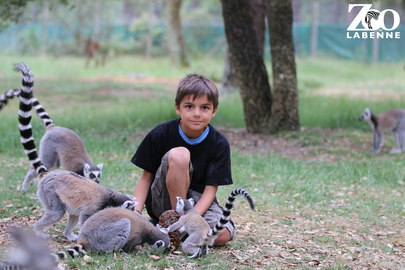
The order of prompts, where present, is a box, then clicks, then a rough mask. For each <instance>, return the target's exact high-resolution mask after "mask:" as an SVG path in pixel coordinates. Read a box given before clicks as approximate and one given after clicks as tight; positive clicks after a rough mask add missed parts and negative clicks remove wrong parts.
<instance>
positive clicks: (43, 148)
mask: <svg viewBox="0 0 405 270" xmlns="http://www.w3.org/2000/svg"><path fill="white" fill-rule="evenodd" d="M32 79H33V78H32ZM20 93H21V91H20V90H17V89H11V90H8V91H7V92H6V93H4V94H2V95H1V96H0V111H1V109H2V108H3V107H4V106H5V105H6V104H7V103H8V102H9V100H11V99H12V98H14V97H18V96H19V95H20ZM31 102H32V106H33V107H34V109H35V111H36V112H37V114H38V116H39V118H40V119H41V121H42V124H43V125H44V127H45V129H46V132H45V134H44V136H43V137H42V139H41V142H40V147H39V156H40V159H41V161H42V162H43V164H44V166H45V167H46V168H47V169H48V170H54V169H58V168H60V167H62V168H64V169H66V170H68V171H71V172H75V173H77V174H79V175H81V176H84V177H86V178H88V179H90V180H93V181H95V182H97V183H99V182H100V178H101V174H102V168H103V163H100V164H98V165H94V164H93V162H92V160H91V158H90V156H89V154H88V153H87V149H86V146H85V145H84V143H83V141H82V140H81V139H80V137H79V136H78V135H77V134H76V133H75V132H74V131H72V130H70V129H68V128H64V127H59V126H56V125H55V124H54V122H53V121H52V119H51V118H50V116H49V114H48V113H47V112H46V111H45V108H44V107H43V106H42V105H41V104H40V103H39V101H38V99H37V98H35V97H32V98H31ZM35 177H37V173H36V171H35V169H34V168H33V167H30V169H29V170H28V172H27V175H26V176H25V177H24V181H23V184H22V187H21V192H22V193H25V192H26V191H27V189H28V187H29V185H30V184H31V183H32V182H33V180H34V179H35Z"/></svg>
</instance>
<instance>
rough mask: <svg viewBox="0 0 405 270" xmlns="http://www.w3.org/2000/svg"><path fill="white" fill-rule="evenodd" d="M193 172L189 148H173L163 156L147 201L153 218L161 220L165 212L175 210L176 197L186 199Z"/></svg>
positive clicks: (148, 209) (147, 206)
mask: <svg viewBox="0 0 405 270" xmlns="http://www.w3.org/2000/svg"><path fill="white" fill-rule="evenodd" d="M192 171H193V168H192V165H191V163H190V152H189V151H188V150H187V148H184V147H177V148H173V149H171V150H170V151H168V152H167V153H166V154H165V155H164V156H163V158H162V162H161V164H160V167H159V168H158V170H157V171H156V175H155V179H154V181H153V183H152V185H151V189H150V191H149V194H148V198H147V199H146V209H147V211H148V214H149V216H150V217H151V218H153V219H159V217H160V215H161V214H162V213H163V212H164V211H166V210H170V209H175V208H176V203H177V199H176V196H180V197H182V198H185V197H186V194H187V190H188V188H189V186H190V179H191V174H192ZM184 189H185V190H184ZM173 198H174V201H173ZM173 203H174V204H173Z"/></svg>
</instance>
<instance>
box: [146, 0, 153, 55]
mask: <svg viewBox="0 0 405 270" xmlns="http://www.w3.org/2000/svg"><path fill="white" fill-rule="evenodd" d="M154 16H155V0H149V18H148V30H147V36H146V44H145V57H146V58H148V59H150V58H151V57H152V46H153V33H152V31H153V19H154Z"/></svg>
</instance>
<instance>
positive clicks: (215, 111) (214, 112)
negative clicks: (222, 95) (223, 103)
mask: <svg viewBox="0 0 405 270" xmlns="http://www.w3.org/2000/svg"><path fill="white" fill-rule="evenodd" d="M217 110H218V106H217V107H216V108H214V111H213V112H212V116H211V118H214V117H215V114H216V113H217Z"/></svg>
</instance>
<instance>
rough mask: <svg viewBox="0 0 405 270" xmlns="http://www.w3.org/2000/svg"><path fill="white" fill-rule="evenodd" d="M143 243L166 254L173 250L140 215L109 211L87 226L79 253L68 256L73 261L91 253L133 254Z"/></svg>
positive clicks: (165, 237) (105, 211)
mask: <svg viewBox="0 0 405 270" xmlns="http://www.w3.org/2000/svg"><path fill="white" fill-rule="evenodd" d="M143 243H148V244H150V245H153V247H154V248H157V249H159V250H162V251H163V250H165V249H167V248H169V245H170V238H169V236H168V235H167V234H166V233H164V232H161V231H160V230H159V229H158V228H157V227H155V226H153V225H152V223H150V222H149V221H148V220H147V219H146V218H145V217H143V216H142V215H140V214H139V213H137V212H134V211H130V210H127V209H122V208H119V209H116V208H114V209H113V208H107V209H104V210H102V211H99V212H97V213H96V214H94V215H93V216H91V217H90V218H89V219H88V220H87V221H86V222H85V223H84V224H83V226H82V227H81V229H80V233H79V238H78V239H77V245H76V247H75V249H69V250H68V252H69V253H70V254H71V255H72V256H73V257H74V256H77V255H78V253H83V254H87V253H88V252H114V251H119V250H123V251H125V252H130V251H133V250H134V248H135V247H136V246H138V245H141V244H143Z"/></svg>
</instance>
